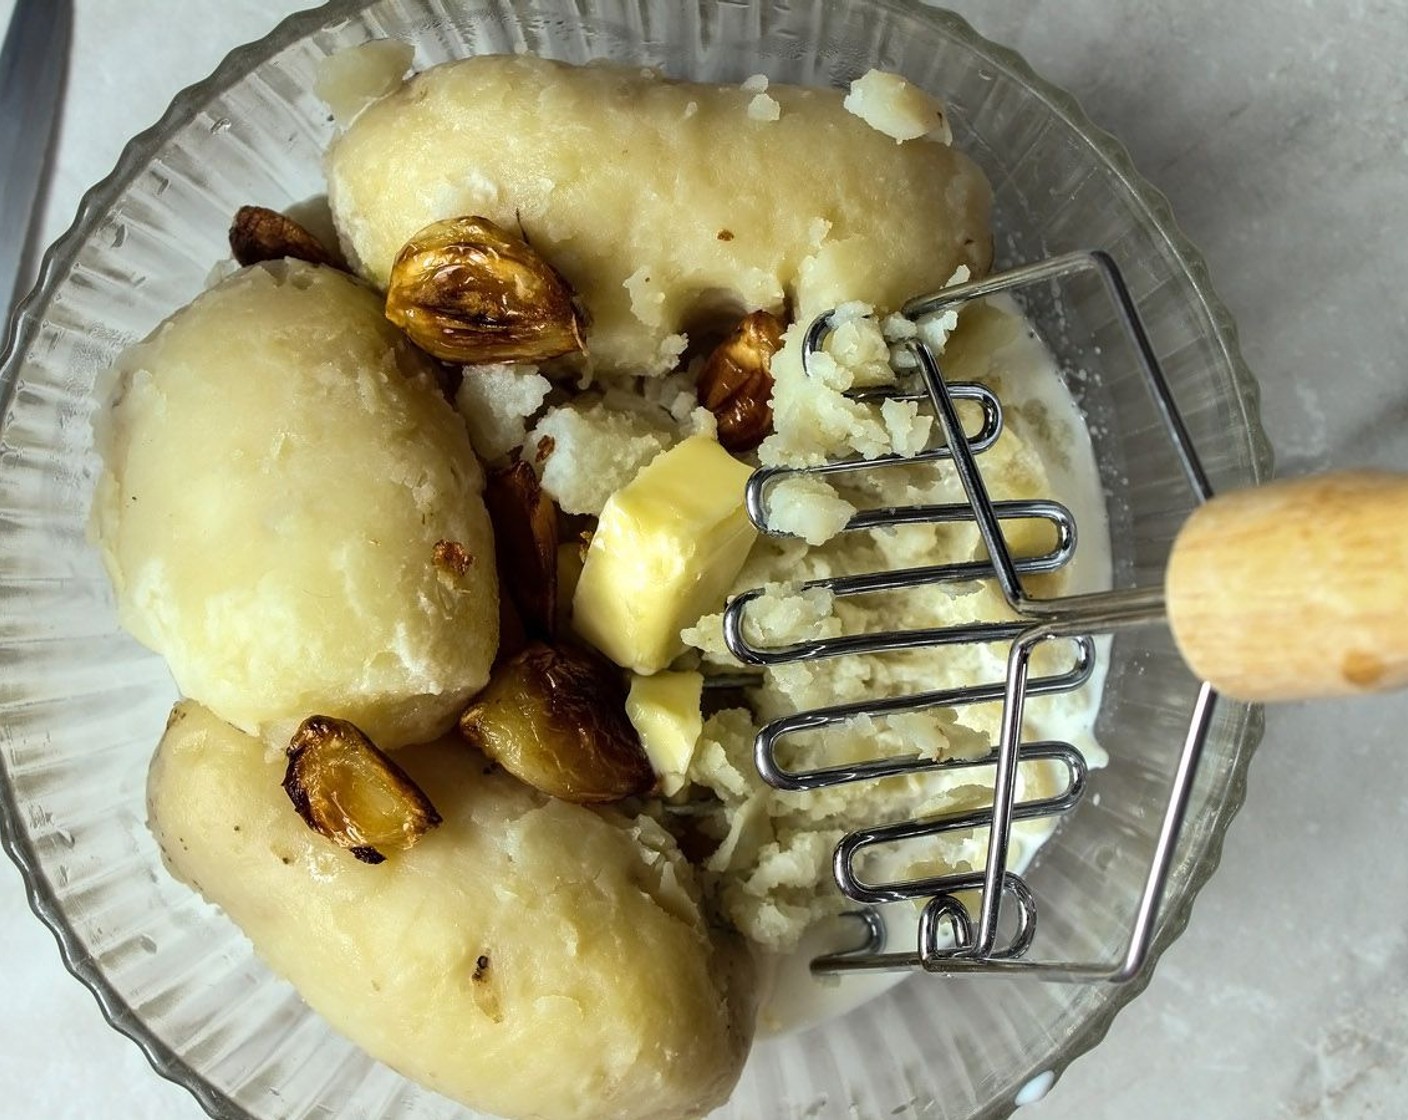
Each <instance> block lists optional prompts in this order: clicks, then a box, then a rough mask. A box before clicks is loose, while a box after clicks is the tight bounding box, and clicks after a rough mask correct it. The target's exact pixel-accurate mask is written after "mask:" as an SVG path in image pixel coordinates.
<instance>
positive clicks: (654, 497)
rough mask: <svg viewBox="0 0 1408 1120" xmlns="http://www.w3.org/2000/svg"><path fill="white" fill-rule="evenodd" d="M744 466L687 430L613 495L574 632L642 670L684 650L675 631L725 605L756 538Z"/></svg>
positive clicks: (585, 570)
mask: <svg viewBox="0 0 1408 1120" xmlns="http://www.w3.org/2000/svg"><path fill="white" fill-rule="evenodd" d="M750 473H751V471H750V468H749V467H747V466H746V465H745V464H743V463H740V462H739V461H738V460H737V459H735V458H733V456H731V455H730V454H729V453H728V452H727V451H725V450H724V449H723V448H722V447H720V446H719V445H718V443H717V442H715V441H714V440H713V439H711V438H710V437H708V436H692V437H690V438H689V439H687V440H685V441H684V442H683V443H680V444H677V445H676V446H674V447H672V448H671V449H670V450H669V451H666V452H664V453H662V454H660V455H657V456H656V457H655V458H654V459H653V460H651V462H650V463H649V464H648V465H647V466H646V467H645V468H644V469H643V470H642V471H641V472H640V473H639V474H638V475H636V477H635V478H634V479H633V480H632V481H631V482H629V483H628V484H627V485H625V486H623V487H622V488H621V489H620V490H618V491H617V492H616V493H615V494H613V495H612V496H611V497H610V499H609V500H608V501H607V503H606V508H605V509H603V510H602V513H601V521H600V524H599V525H598V526H597V530H596V533H595V534H594V535H593V536H592V543H591V547H590V548H589V549H588V550H587V559H586V563H585V564H584V565H583V567H582V576H581V579H580V580H579V581H578V583H577V592H576V594H575V595H574V596H573V600H572V617H573V625H574V627H575V628H576V630H577V633H578V634H580V635H581V636H582V637H583V638H585V639H586V640H587V641H589V642H591V643H592V645H594V646H596V648H597V649H599V650H601V652H602V653H604V654H606V656H607V657H609V658H611V660H612V661H614V662H616V664H618V665H620V666H622V667H624V668H627V669H634V670H635V671H636V672H637V673H641V674H643V675H648V674H650V673H655V672H658V671H659V670H661V669H663V668H664V667H665V666H666V665H668V664H669V663H670V662H671V661H673V660H674V659H675V658H676V657H678V656H679V655H680V654H681V653H683V652H684V643H683V642H682V641H681V640H680V631H681V630H683V629H685V628H686V627H689V626H693V625H694V624H695V623H696V622H698V621H699V619H700V617H701V616H702V615H704V614H706V613H708V612H710V611H717V610H719V609H720V608H721V607H722V606H723V602H724V597H725V596H726V595H727V593H728V589H729V588H730V587H731V586H732V585H733V581H734V579H735V578H736V577H737V575H738V572H739V569H741V568H742V567H743V561H744V560H745V559H746V558H747V556H748V551H749V549H751V548H752V547H753V542H754V540H756V539H757V531H756V530H755V529H754V528H753V525H752V523H751V522H750V521H749V520H748V515H747V513H746V512H745V510H744V507H743V488H744V486H745V485H746V484H747V482H748V476H749V474H750Z"/></svg>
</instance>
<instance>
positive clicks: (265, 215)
mask: <svg viewBox="0 0 1408 1120" xmlns="http://www.w3.org/2000/svg"><path fill="white" fill-rule="evenodd" d="M230 252H231V253H232V254H233V255H234V258H235V263H237V264H238V265H240V266H241V267H247V266H249V265H252V264H259V263H260V262H261V261H278V260H283V259H284V258H285V257H291V258H293V259H294V260H299V261H307V262H308V263H309V264H322V265H327V266H328V267H330V268H341V267H342V264H341V262H340V261H339V260H338V259H337V258H336V257H335V256H334V255H333V254H332V253H329V252H328V251H327V249H326V248H324V247H323V243H322V242H321V241H319V240H318V239H317V238H316V237H314V236H313V235H312V234H311V233H309V232H308V231H307V230H306V229H304V228H303V227H302V226H301V225H299V224H298V223H297V222H295V221H294V220H293V219H292V218H290V217H289V216H288V215H287V214H280V213H279V212H278V211H277V210H269V209H266V208H265V207H263V206H241V207H240V208H239V210H238V212H236V214H235V220H234V222H233V223H232V224H231V226H230Z"/></svg>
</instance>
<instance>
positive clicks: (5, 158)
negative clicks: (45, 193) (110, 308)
mask: <svg viewBox="0 0 1408 1120" xmlns="http://www.w3.org/2000/svg"><path fill="white" fill-rule="evenodd" d="M72 36H73V5H72V0H19V2H18V3H17V4H16V5H15V10H14V15H12V16H11V17H10V28H9V31H7V32H6V34H5V44H4V46H3V47H0V324H3V323H4V320H5V319H6V318H7V317H8V314H9V312H10V310H11V305H12V303H13V301H14V296H15V288H16V286H17V285H18V283H19V280H20V270H21V269H22V268H23V267H24V264H25V250H26V248H27V247H28V244H29V237H30V227H31V224H32V221H33V217H34V204H35V201H36V199H37V198H38V196H39V188H40V185H41V183H42V182H43V180H44V175H45V171H46V168H47V161H48V155H49V148H50V145H51V143H52V142H53V138H54V124H55V121H56V120H57V118H58V111H59V105H60V102H61V100H62V97H63V89H64V79H65V77H66V76H67V72H68V54H69V45H70V41H71V39H72ZM0 333H3V332H0Z"/></svg>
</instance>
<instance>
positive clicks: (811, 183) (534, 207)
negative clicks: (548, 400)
mask: <svg viewBox="0 0 1408 1120" xmlns="http://www.w3.org/2000/svg"><path fill="white" fill-rule="evenodd" d="M374 76H375V78H376V81H377V82H378V83H380V82H381V81H384V73H383V72H381V71H377V72H375V75H374ZM376 88H378V89H379V88H381V87H380V85H379V84H378V85H377V86H376ZM759 97H763V98H766V99H767V100H768V101H769V102H771V103H772V104H773V105H774V106H775V108H776V112H775V113H764V114H759V113H757V112H756V111H753V112H750V111H749V107H750V104H751V103H752V102H753V101H754V100H755V99H756V98H759ZM841 101H842V94H841V93H840V92H839V91H835V90H826V89H799V88H795V87H790V86H778V85H773V86H769V87H768V89H767V92H766V93H765V94H764V93H761V92H758V91H756V90H750V89H741V88H739V87H736V86H734V87H730V86H710V85H698V84H694V83H689V82H676V81H670V80H667V79H665V78H663V77H661V76H660V75H658V74H656V73H654V72H651V71H642V70H640V69H638V68H629V67H623V66H612V65H595V66H590V67H570V66H566V65H564V64H561V63H556V62H549V61H546V60H543V59H538V58H533V57H531V56H517V57H509V56H485V57H480V58H470V59H465V60H463V61H460V62H453V63H448V64H446V65H443V66H436V67H434V68H432V69H430V70H427V71H426V72H424V73H422V74H419V75H417V76H415V77H413V78H412V79H410V80H409V81H408V82H406V83H405V84H404V85H403V86H401V88H400V89H398V90H397V91H396V92H394V93H392V94H391V95H390V96H387V97H384V98H382V99H381V100H379V101H377V102H376V103H375V104H373V105H371V106H370V107H369V108H367V109H366V110H364V111H363V112H362V113H361V114H360V115H359V116H358V117H357V118H356V120H355V121H354V122H353V123H352V125H351V127H350V128H348V129H347V131H346V132H345V133H344V134H343V135H342V136H341V137H340V138H339V139H338V140H337V141H336V142H335V143H334V144H333V146H332V149H331V150H330V152H329V153H328V159H327V174H328V193H329V200H330V202H331V203H332V209H333V214H334V217H335V218H336V221H337V226H338V231H339V233H340V234H341V237H342V243H343V247H344V249H345V250H346V251H347V253H348V256H349V259H350V260H352V261H354V262H355V263H356V265H357V267H358V269H359V271H360V272H361V273H362V274H363V275H364V276H366V277H367V278H369V279H370V280H372V281H373V282H374V283H376V284H378V285H381V286H384V285H385V284H386V281H387V278H388V275H389V273H390V269H391V263H392V261H393V260H394V259H395V257H396V254H397V253H398V252H399V250H400V249H401V246H402V245H404V244H405V243H406V241H407V240H408V239H409V238H410V236H411V235H412V234H414V233H415V232H416V231H418V230H420V229H421V228H423V227H424V226H427V225H429V224H430V223H431V222H433V221H437V220H439V219H442V218H450V217H458V216H461V215H468V214H477V215H482V216H484V217H487V218H490V219H491V220H493V221H495V222H498V223H499V224H500V225H503V226H505V227H506V228H509V229H514V228H517V227H519V226H520V225H521V227H522V229H523V231H524V233H525V234H526V236H527V238H528V240H529V241H530V242H531V243H532V245H533V246H534V247H535V248H537V249H538V250H539V251H540V252H541V253H542V254H543V255H544V256H545V257H547V258H548V260H550V261H551V262H552V263H553V264H554V266H556V267H557V268H558V269H559V270H560V271H561V272H562V273H563V274H564V275H565V276H566V277H567V279H568V280H569V281H571V283H572V284H573V286H574V287H575V288H576V289H577V291H578V292H579V293H580V294H581V295H582V297H583V299H584V300H585V302H586V305H587V308H588V310H589V311H590V312H591V317H592V324H591V327H590V330H589V332H588V336H587V342H588V348H589V350H590V352H591V355H592V357H593V359H594V361H595V363H596V365H597V366H598V367H599V368H602V369H605V370H607V371H622V370H624V371H628V372H633V373H653V374H659V373H666V372H668V371H669V370H671V369H673V368H674V366H675V365H676V364H677V360H678V358H679V355H680V353H681V351H682V349H683V340H682V339H681V337H680V336H681V332H685V333H687V332H689V331H691V330H693V329H694V328H695V326H696V325H697V324H699V323H701V322H708V321H710V320H712V319H716V318H717V317H718V315H719V313H720V312H732V313H737V312H741V311H748V310H755V309H759V308H766V309H769V310H773V311H780V310H782V309H783V306H784V304H789V303H790V305H791V307H792V311H793V313H794V315H795V317H796V318H798V319H800V320H804V321H805V320H807V319H809V318H810V317H811V316H812V315H814V314H815V313H817V312H819V311H822V310H825V309H826V308H827V307H830V306H832V305H833V304H835V303H839V302H841V301H842V300H844V299H854V298H865V299H868V300H870V301H871V302H873V303H878V304H881V305H884V306H886V307H894V306H897V305H898V304H899V303H900V302H902V301H903V300H904V299H907V298H908V297H909V296H911V295H913V294H914V293H916V292H921V291H929V290H932V289H934V288H937V287H938V286H939V285H940V284H942V283H943V282H944V281H945V280H947V279H948V278H949V276H951V275H952V274H953V272H954V270H955V269H957V268H958V267H959V266H961V265H962V266H967V267H969V268H971V269H973V270H975V271H981V270H984V269H986V267H987V265H988V263H989V261H990V259H991V251H992V241H991V235H990V233H989V230H988V209H989V191H988V187H987V183H986V182H985V181H984V179H983V176H982V173H981V172H980V171H979V170H978V169H977V167H976V166H975V165H974V164H973V163H972V161H971V160H969V159H968V157H967V156H965V155H963V154H962V153H961V152H959V151H956V150H955V149H953V148H951V147H949V146H948V145H947V144H946V143H944V142H942V140H943V136H942V135H940V136H939V137H938V138H936V139H932V140H917V141H914V142H912V143H907V144H904V145H901V146H897V145H896V143H895V141H894V140H893V139H891V138H890V137H889V136H886V135H884V134H882V133H881V132H879V131H877V130H876V129H874V128H872V127H870V126H869V125H868V124H867V123H866V122H865V121H863V120H861V119H860V118H858V117H856V116H854V115H852V114H851V113H849V112H847V111H845V110H844V109H843V108H842V107H841ZM773 117H775V118H776V119H772V118H773Z"/></svg>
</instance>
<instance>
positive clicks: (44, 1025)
mask: <svg viewBox="0 0 1408 1120" xmlns="http://www.w3.org/2000/svg"><path fill="white" fill-rule="evenodd" d="M10 6H11V0H0V20H3V19H4V18H7V17H8V14H9V9H10ZM296 6H298V5H297V4H295V3H294V2H293V0H179V3H177V2H167V0H163V2H157V0H76V7H77V30H76V42H75V50H74V62H73V68H72V78H71V84H70V92H69V98H68V103H67V106H66V109H65V113H64V125H63V136H62V141H61V147H60V149H59V154H58V161H57V167H56V174H55V178H54V182H53V186H52V190H51V202H50V207H49V210H48V214H47V218H46V220H45V226H44V228H45V232H46V234H47V237H46V240H50V239H52V238H53V237H54V236H56V235H57V234H58V233H59V232H60V231H61V230H62V229H63V228H64V227H65V226H66V225H67V224H68V221H69V219H70V217H71V215H72V214H73V212H74V209H75V207H76V205H77V202H78V199H79V197H80V195H81V193H82V191H83V190H84V189H86V188H87V187H88V186H89V185H90V184H91V183H93V182H95V181H97V179H99V178H100V177H101V176H102V175H104V174H106V172H107V171H108V170H109V169H110V168H111V167H112V165H113V163H114V162H115V161H116V159H117V155H118V152H119V151H120V149H121V146H122V144H123V143H124V142H125V140H126V139H127V138H128V137H129V136H130V135H132V134H133V133H135V132H136V131H138V130H139V129H141V128H144V127H146V126H147V125H149V124H150V123H151V122H153V121H154V120H156V118H157V117H158V116H159V115H160V113H161V112H162V111H163V110H164V109H165V107H166V104H167V102H168V101H169V100H170V98H171V96H172V94H173V93H175V92H176V90H178V89H179V88H181V87H182V86H184V85H187V84H189V83H190V82H193V81H196V80H198V79H199V78H201V77H203V76H204V75H205V74H206V73H207V72H209V71H210V70H211V69H212V68H213V67H214V65H215V64H216V63H217V62H218V61H219V60H220V58H221V57H223V55H224V54H225V52H226V51H227V50H229V49H230V48H231V47H233V46H235V45H237V44H239V43H241V42H243V41H245V40H248V39H250V38H254V37H257V36H258V35H261V34H263V33H264V32H265V31H267V30H268V29H269V28H270V27H271V26H272V25H273V24H274V23H275V22H276V21H277V20H278V19H279V18H280V17H282V16H283V15H285V14H287V12H289V11H291V10H293V9H294V8H295V7H296ZM953 6H955V7H957V8H958V10H959V11H961V12H962V13H963V14H964V15H966V16H967V17H968V18H969V19H971V20H972V21H973V22H974V23H975V25H976V26H977V27H978V28H979V30H981V31H983V32H985V33H987V34H988V35H990V36H992V37H994V38H997V39H999V40H1002V41H1005V42H1007V43H1009V44H1011V45H1013V46H1015V47H1016V48H1017V49H1018V50H1020V51H1021V52H1022V53H1023V54H1025V55H1026V57H1027V58H1028V59H1029V60H1030V61H1031V62H1032V64H1033V65H1034V66H1035V67H1036V69H1037V70H1038V71H1040V72H1041V73H1043V74H1045V75H1046V76H1047V77H1049V78H1051V79H1053V80H1054V81H1056V82H1057V83H1059V84H1061V85H1063V86H1065V87H1066V88H1068V89H1070V90H1072V91H1073V92H1074V93H1075V94H1076V95H1077V96H1078V97H1079V98H1080V100H1081V101H1082V103H1083V104H1084V105H1085V107H1086V109H1087V110H1088V111H1089V112H1090V114H1091V116H1092V117H1094V119H1095V120H1096V121H1097V122H1099V123H1101V124H1103V125H1104V126H1105V127H1107V128H1109V129H1110V130H1111V131H1113V132H1114V133H1116V134H1117V135H1118V136H1120V137H1121V138H1122V139H1123V141H1124V142H1125V144H1126V145H1127V146H1128V147H1129V149H1130V151H1131V152H1132V154H1133V156H1134V160H1135V163H1136V164H1137V165H1138V166H1139V167H1140V169H1141V170H1142V171H1143V172H1144V173H1145V174H1146V175H1147V176H1148V177H1149V178H1150V179H1151V180H1152V181H1153V182H1154V183H1155V184H1157V185H1158V186H1159V187H1160V188H1161V189H1162V190H1163V191H1164V192H1165V193H1166V194H1167V195H1168V197H1169V198H1170V200H1171V201H1172V203H1173V208H1174V211H1175V213H1176V214H1177V215H1178V218H1179V221H1180V223H1181V224H1182V225H1183V227H1184V229H1185V230H1187V232H1188V233H1189V235H1190V236H1191V237H1192V239H1193V241H1194V242H1195V243H1196V244H1198V245H1199V246H1200V247H1201V248H1202V249H1203V251H1204V253H1205V255H1206V256H1207V258H1208V261H1209V263H1210V265H1211V269H1212V275H1213V279H1214V281H1215V283H1216V286H1217V288H1218V289H1219V291H1220V292H1221V293H1222V295H1223V297H1224V298H1225V299H1226V301H1227V303H1228V304H1229V306H1230V307H1231V308H1232V311H1233V312H1234V314H1235V315H1236V317H1237V320H1238V323H1239V324H1240V327H1241V332H1242V342H1243V348H1244V351H1245V354H1246V357H1247V359H1248V361H1249V362H1250V364H1251V366H1252V368H1253V369H1254V370H1255V372H1256V373H1257V375H1258V377H1259V378H1260V380H1261V384H1262V386H1263V390H1264V414H1265V419H1266V426H1267V428H1268V430H1269V431H1270V434H1271V437H1272V441H1273V443H1274V444H1275V446H1276V448H1277V452H1278V457H1279V462H1280V466H1281V469H1282V471H1283V472H1284V473H1305V472H1307V471H1310V470H1314V469H1320V468H1324V467H1328V466H1351V465H1360V464H1378V465H1384V466H1396V467H1399V468H1408V303H1405V300H1404V297H1403V293H1402V281H1403V278H1404V277H1405V276H1408V67H1405V66H1404V65H1403V62H1402V59H1403V56H1404V54H1405V52H1408V4H1405V3H1404V2H1402V0H1377V2H1373V0H1239V2H1237V3H1228V2H1225V0H1224V2H1221V3H1219V2H1216V0H1185V2H1174V0H1138V2H1135V0H1064V2H1055V0H996V2H993V0H989V2H984V3H979V2H977V0H960V2H957V3H956V4H954V5H953ZM0 158H2V157H0ZM1405 737H1408V698H1405V697H1394V698H1385V699H1378V700H1373V701H1368V702H1364V703H1361V704H1355V705H1350V704H1326V705H1321V706H1317V707H1303V706H1296V707H1285V708H1281V709H1278V710H1275V711H1273V712H1271V713H1270V715H1269V717H1268V728H1267V736H1266V744H1265V746H1264V747H1263V749H1262V753H1261V754H1260V756H1259V757H1258V759H1257V762H1256V765H1255V766H1254V767H1253V772H1252V776H1251V788H1250V792H1249V795H1248V801H1247V805H1246V808H1245V809H1244V810H1243V811H1242V814H1241V816H1240V817H1239V818H1238V820H1237V822H1236V824H1235V826H1234V828H1233V829H1232V832H1231V835H1230V837H1229V840H1228V844H1227V848H1226V852H1225V856H1224V860H1223V866H1222V868H1221V870H1220V871H1219V872H1218V874H1217V876H1216V877H1215V878H1214V880H1213V882H1212V883H1211V885H1210V886H1209V887H1208V888H1207V890H1206V891H1205V892H1204V894H1203V895H1202V896H1201V898H1200V900H1199V902H1198V905H1197V908H1196V911H1195V913H1194V915H1193V921H1192V925H1191V927H1190V928H1189V930H1188V932H1187V934H1186V935H1185V936H1184V937H1183V938H1182V939H1181V940H1180V941H1179V942H1178V943H1177V944H1176V945H1175V946H1174V947H1173V949H1172V950H1171V951H1170V952H1169V953H1168V954H1167V956H1166V957H1165V959H1164V961H1163V962H1162V964H1161V966H1160V968H1159V970H1158V973H1157V975H1156V976H1155V977H1154V979H1153V982H1152V983H1151V985H1150V987H1149V989H1148V991H1147V992H1146V993H1145V994H1144V995H1143V996H1142V997H1140V998H1139V999H1138V1000H1136V1001H1135V1003H1134V1004H1133V1005H1132V1006H1131V1007H1130V1008H1129V1009H1128V1010H1127V1011H1126V1012H1125V1013H1124V1014H1123V1015H1122V1016H1121V1017H1120V1019H1119V1020H1118V1021H1117V1022H1116V1024H1115V1026H1114V1028H1113V1030H1112V1031H1111V1033H1110V1036H1109V1038H1108V1039H1107V1040H1106V1042H1105V1043H1104V1044H1102V1045H1101V1046H1100V1047H1099V1048H1098V1049H1097V1050H1096V1051H1095V1052H1093V1053H1092V1054H1091V1055H1089V1056H1087V1057H1085V1058H1083V1059H1081V1060H1080V1061H1079V1062H1077V1063H1076V1064H1075V1065H1074V1066H1073V1067H1072V1068H1071V1070H1070V1071H1069V1072H1068V1073H1067V1074H1066V1076H1065V1077H1064V1078H1062V1080H1061V1081H1060V1082H1059V1083H1058V1085H1057V1087H1056V1088H1055V1089H1054V1090H1053V1091H1052V1093H1051V1094H1050V1096H1049V1097H1048V1098H1047V1099H1046V1100H1044V1101H1043V1102H1041V1103H1040V1104H1037V1105H1035V1106H1034V1107H1033V1108H1032V1110H1031V1111H1030V1112H1029V1113H1027V1115H1030V1116H1031V1117H1033V1120H1076V1118H1078V1117H1079V1118H1089V1117H1107V1116H1108V1117H1139V1120H1187V1118H1189V1117H1198V1118H1202V1120H1233V1118H1235V1120H1306V1118H1311V1117H1321V1116H1323V1117H1329V1118H1331V1120H1374V1118H1380V1117H1381V1118H1385V1120H1387V1118H1396V1117H1400V1116H1403V1115H1404V1114H1405V1112H1406V1111H1408V1105H1405V1100H1408V854H1406V853H1408V753H1405V752H1404V750H1403V749H1402V748H1403V745H1404V740H1405ZM0 945H3V946H4V961H3V964H0V1007H3V1008H4V1014H3V1015H0V1116H6V1117H17V1118H18V1117H24V1118H26V1120H30V1118H33V1120H77V1118H80V1117H82V1118H85V1120H87V1118H90V1117H108V1116H111V1117H142V1118H144V1120H194V1118H195V1117H197V1116H199V1115H201V1112H200V1109H199V1108H198V1106H197V1105H196V1104H195V1102H194V1100H193V1099H192V1098H190V1097H189V1096H188V1095H186V1094H185V1092H184V1091H182V1090H180V1089H178V1088H176V1087H174V1086H171V1085H168V1084H167V1083H165V1082H163V1081H162V1080H161V1079H160V1078H158V1077H157V1076H155V1075H154V1074H153V1073H151V1071H150V1070H149V1069H148V1067H147V1066H146V1064H145V1061H144V1060H143V1059H142V1057H141V1056H140V1054H139V1053H138V1051H137V1050H136V1048H135V1047H133V1046H132V1045H131V1044H130V1043H128V1042H127V1041H125V1040H124V1039H122V1038H120V1037H119V1036H118V1035H117V1034H115V1033H114V1032H113V1031H111V1030H110V1029H109V1028H108V1027H107V1026H106V1024H105V1023H104V1022H103V1021H102V1019H101V1018H100V1016H99V1014H98V1011H97V1008H96V1006H95V1005H94V1003H93V1000H92V998H91V997H90V996H89V995H88V994H87V993H86V992H85V991H84V990H83V989H82V987H81V986H80V985H79V984H78V983H77V982H76V981H74V980H71V979H70V978H69V977H68V976H67V975H66V974H65V973H64V972H63V970H62V968H61V966H60V964H59V960H58V955H57V953H56V951H55V948H54V945H53V942H52V940H51V938H50V937H49V935H48V933H47V932H46V931H45V930H44V929H43V928H42V927H41V926H40V924H39V922H38V921H37V920H36V919H34V918H33V917H32V916H31V915H30V913H29V912H28V910H27V908H26V907H25V903H24V898H23V893H22V890H21V888H20V885H19V877H18V875H17V873H16V872H15V871H14V870H13V869H12V868H10V867H9V865H8V864H6V865H5V866H4V867H3V869H0ZM760 1120H762V1118H760Z"/></svg>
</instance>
